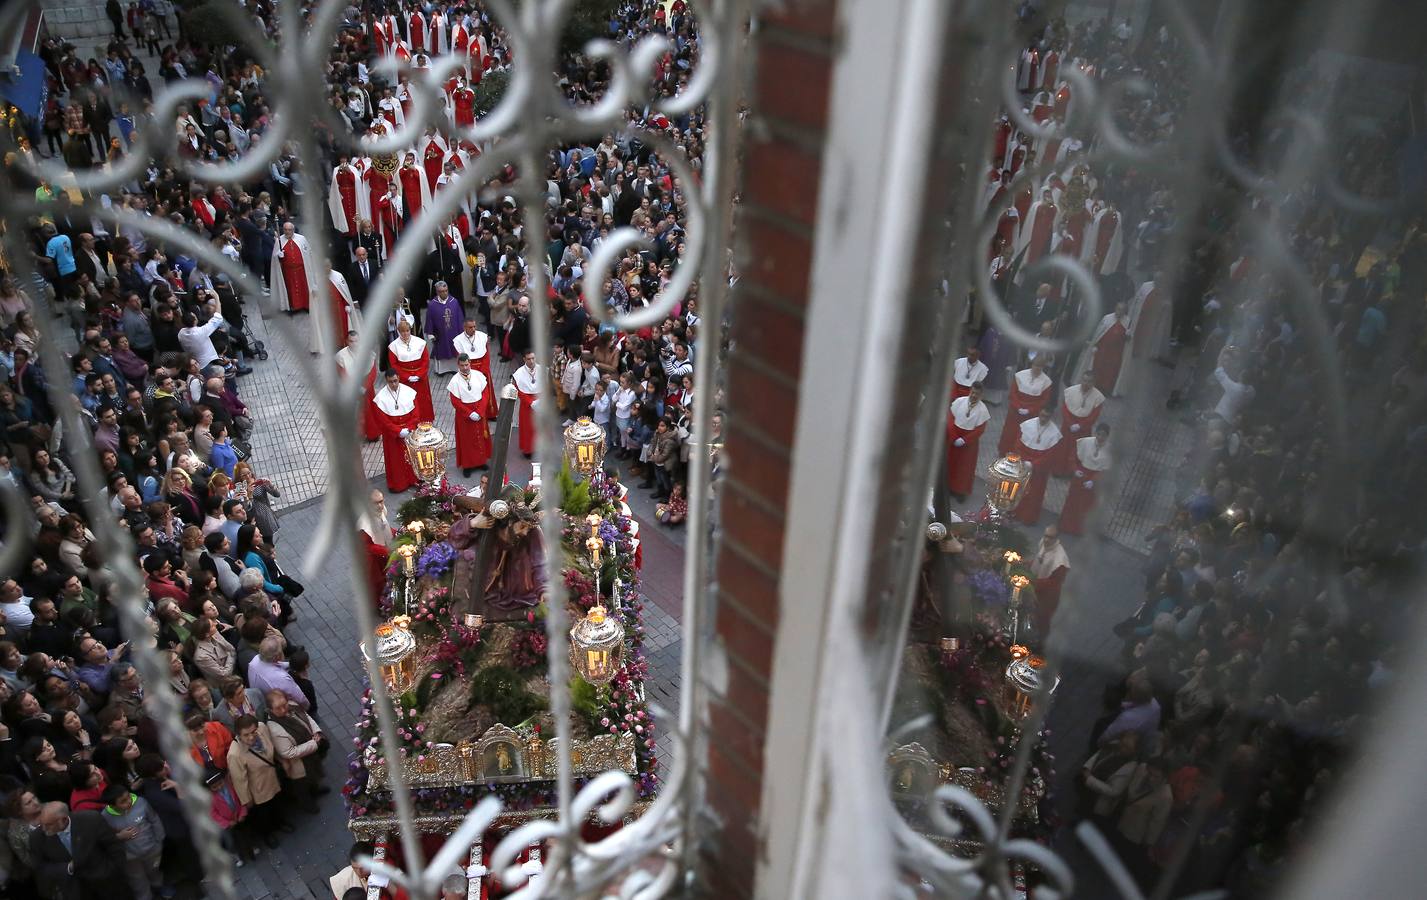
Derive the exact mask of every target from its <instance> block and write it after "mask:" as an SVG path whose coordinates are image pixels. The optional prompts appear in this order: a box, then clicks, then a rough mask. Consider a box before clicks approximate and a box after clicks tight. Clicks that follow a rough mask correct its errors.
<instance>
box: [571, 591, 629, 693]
mask: <svg viewBox="0 0 1427 900" xmlns="http://www.w3.org/2000/svg"><path fill="white" fill-rule="evenodd" d="M623 664H624V625H623V624H621V623H620V621H619V619H618V618H617V617H615V616H611V615H608V613H607V612H606V610H605V608H604V607H603V606H592V607H590V611H589V612H588V613H586V614H585V617H584V618H583V619H581V620H580V621H578V622H576V623H575V627H574V628H571V629H570V665H571V666H573V667H574V669H575V671H576V672H577V673H579V676H580V677H581V678H583V679H585V680H586V681H588V682H589V683H590V684H608V683H609V682H610V681H613V680H614V676H615V674H616V673H617V672H619V668H620V666H622V665H623Z"/></svg>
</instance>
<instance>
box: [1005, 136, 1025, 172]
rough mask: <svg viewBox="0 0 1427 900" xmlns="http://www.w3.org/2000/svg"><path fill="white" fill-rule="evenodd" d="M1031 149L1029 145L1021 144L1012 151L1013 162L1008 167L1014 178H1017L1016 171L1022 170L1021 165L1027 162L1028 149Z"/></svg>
mask: <svg viewBox="0 0 1427 900" xmlns="http://www.w3.org/2000/svg"><path fill="white" fill-rule="evenodd" d="M1029 149H1030V148H1029V147H1028V146H1027V145H1025V144H1019V145H1017V146H1016V149H1015V150H1012V151H1011V163H1010V165H1008V166H1006V168H1008V169H1010V170H1011V177H1012V178H1015V177H1016V173H1017V172H1019V171H1021V166H1023V165H1025V164H1026V151H1027V150H1029Z"/></svg>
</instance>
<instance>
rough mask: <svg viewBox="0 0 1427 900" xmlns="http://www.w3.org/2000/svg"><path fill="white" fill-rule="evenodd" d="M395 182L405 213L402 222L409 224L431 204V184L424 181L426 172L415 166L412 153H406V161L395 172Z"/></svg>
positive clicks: (414, 155)
mask: <svg viewBox="0 0 1427 900" xmlns="http://www.w3.org/2000/svg"><path fill="white" fill-rule="evenodd" d="M396 182H397V185H398V188H399V190H400V192H401V202H402V206H403V207H404V211H405V215H404V216H403V220H404V221H407V222H410V221H411V220H412V219H414V218H416V216H417V214H418V213H420V212H421V210H422V209H423V208H424V207H426V206H427V205H429V204H430V203H431V183H430V182H429V181H427V180H426V170H425V169H424V168H422V167H421V166H418V165H417V164H416V154H415V153H414V152H412V151H410V150H408V151H407V152H406V161H405V162H403V163H402V164H401V168H400V169H397V170H396Z"/></svg>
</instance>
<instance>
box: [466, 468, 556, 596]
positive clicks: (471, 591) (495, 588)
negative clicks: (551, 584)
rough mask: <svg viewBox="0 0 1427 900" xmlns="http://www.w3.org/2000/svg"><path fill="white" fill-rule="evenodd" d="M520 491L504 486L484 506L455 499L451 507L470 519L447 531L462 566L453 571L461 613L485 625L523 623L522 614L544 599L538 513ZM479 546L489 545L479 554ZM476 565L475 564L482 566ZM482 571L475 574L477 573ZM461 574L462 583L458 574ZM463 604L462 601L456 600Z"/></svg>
mask: <svg viewBox="0 0 1427 900" xmlns="http://www.w3.org/2000/svg"><path fill="white" fill-rule="evenodd" d="M525 497H526V495H525V490H524V489H523V488H521V487H519V486H518V485H507V486H506V487H505V489H504V490H503V491H501V493H500V496H499V497H495V498H492V499H491V500H490V502H489V503H487V502H486V501H485V500H484V499H481V498H476V497H459V498H457V502H456V505H457V507H458V508H460V509H462V510H466V511H468V512H470V514H469V515H466V516H462V517H461V518H459V519H457V520H456V522H455V523H454V524H453V525H452V526H451V537H450V540H451V544H452V546H454V547H455V548H456V549H457V551H458V552H459V553H460V554H461V556H462V557H465V558H466V559H467V560H468V564H467V565H458V579H457V580H458V588H459V593H462V594H465V595H466V596H465V598H464V603H463V606H462V608H463V609H464V610H466V611H467V612H472V613H477V614H481V615H484V616H486V620H487V621H510V620H514V619H523V618H524V617H525V611H526V610H528V609H530V608H532V607H534V606H538V605H539V604H540V602H541V601H542V600H543V599H544V597H545V554H544V544H543V542H542V540H541V537H540V520H539V513H538V512H537V510H535V509H533V508H532V507H531V505H530V504H529V503H527V502H526V499H525ZM482 542H485V543H488V544H489V547H487V548H486V549H485V551H484V553H482V552H480V547H481V544H482ZM482 558H483V565H481V564H480V563H479V562H478V560H482ZM477 567H480V568H483V570H484V571H480V572H478V571H476V568H477ZM462 572H464V578H462V577H461V573H462ZM457 599H462V598H459V597H458V598H457Z"/></svg>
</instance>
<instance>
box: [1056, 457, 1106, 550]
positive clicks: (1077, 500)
mask: <svg viewBox="0 0 1427 900" xmlns="http://www.w3.org/2000/svg"><path fill="white" fill-rule="evenodd" d="M1109 467H1110V453H1109V449H1108V444H1107V445H1105V446H1104V447H1101V448H1098V449H1097V448H1096V446H1095V438H1094V437H1083V438H1081V439H1080V440H1078V441H1076V442H1075V468H1074V469H1073V470H1072V471H1071V473H1070V491H1069V492H1068V493H1067V494H1066V495H1065V506H1064V508H1062V509H1061V511H1060V531H1061V534H1084V533H1085V520H1086V519H1087V518H1089V516H1090V510H1091V509H1092V508H1094V506H1095V493H1096V488H1097V487H1098V481H1099V479H1100V476H1102V475H1103V474H1105V470H1106V469H1108V468H1109Z"/></svg>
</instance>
